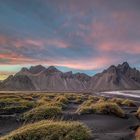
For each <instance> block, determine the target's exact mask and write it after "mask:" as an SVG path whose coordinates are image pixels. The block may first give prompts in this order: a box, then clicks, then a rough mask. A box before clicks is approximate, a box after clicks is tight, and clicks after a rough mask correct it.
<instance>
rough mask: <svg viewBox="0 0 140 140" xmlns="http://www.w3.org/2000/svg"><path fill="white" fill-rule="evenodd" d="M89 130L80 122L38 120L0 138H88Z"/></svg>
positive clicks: (55, 139)
mask: <svg viewBox="0 0 140 140" xmlns="http://www.w3.org/2000/svg"><path fill="white" fill-rule="evenodd" d="M90 137H91V133H90V130H89V129H88V128H87V127H86V126H85V125H84V124H82V123H80V122H65V121H40V122H36V123H33V124H28V125H25V126H23V127H21V128H19V129H17V130H15V131H13V132H11V133H10V134H9V135H7V136H4V137H2V138H0V140H88V139H89V138H90Z"/></svg>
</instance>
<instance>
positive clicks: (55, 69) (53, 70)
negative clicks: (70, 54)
mask: <svg viewBox="0 0 140 140" xmlns="http://www.w3.org/2000/svg"><path fill="white" fill-rule="evenodd" d="M46 71H47V72H50V73H55V72H60V71H59V70H58V69H57V68H56V67H55V66H50V67H48V68H47V69H46Z"/></svg>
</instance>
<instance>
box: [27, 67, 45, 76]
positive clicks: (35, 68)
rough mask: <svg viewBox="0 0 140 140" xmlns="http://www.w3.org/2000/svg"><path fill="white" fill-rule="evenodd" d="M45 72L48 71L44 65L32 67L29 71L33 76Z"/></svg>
mask: <svg viewBox="0 0 140 140" xmlns="http://www.w3.org/2000/svg"><path fill="white" fill-rule="evenodd" d="M44 70H46V68H45V67H44V66H42V65H36V66H31V67H30V69H29V71H30V72H31V73H33V74H37V73H40V72H42V71H44Z"/></svg>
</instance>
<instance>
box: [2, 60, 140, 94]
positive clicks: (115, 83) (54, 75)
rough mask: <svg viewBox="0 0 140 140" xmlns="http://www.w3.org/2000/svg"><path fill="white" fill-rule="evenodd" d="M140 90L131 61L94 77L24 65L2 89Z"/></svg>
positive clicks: (139, 76) (137, 75)
mask: <svg viewBox="0 0 140 140" xmlns="http://www.w3.org/2000/svg"><path fill="white" fill-rule="evenodd" d="M125 89H127V90H129V89H131V90H132V89H140V71H139V70H137V69H136V68H131V67H130V66H129V64H128V63H127V62H124V63H122V64H119V65H118V66H114V65H112V66H110V67H109V68H108V69H106V70H104V71H103V72H101V73H98V74H96V75H94V76H88V75H87V74H84V73H76V74H73V73H72V72H71V71H70V72H62V71H60V70H58V69H57V68H56V67H54V66H50V67H48V68H45V67H44V66H42V65H37V66H32V67H30V68H29V69H28V68H22V69H21V70H20V71H19V72H18V73H16V74H15V75H11V76H9V77H8V78H7V79H5V80H4V81H2V82H0V90H17V91H21V90H22V91H57V92H59V91H60V92H61V91H74V92H80V91H106V90H108V91H110V90H125Z"/></svg>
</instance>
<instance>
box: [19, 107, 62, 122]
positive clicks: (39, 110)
mask: <svg viewBox="0 0 140 140" xmlns="http://www.w3.org/2000/svg"><path fill="white" fill-rule="evenodd" d="M61 113H62V109H61V108H60V107H57V106H46V105H42V106H39V107H36V108H33V109H32V110H30V111H28V112H25V113H24V114H23V115H22V117H21V119H22V120H24V121H27V122H28V121H37V120H43V119H48V118H54V117H57V116H58V115H60V114H61Z"/></svg>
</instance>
